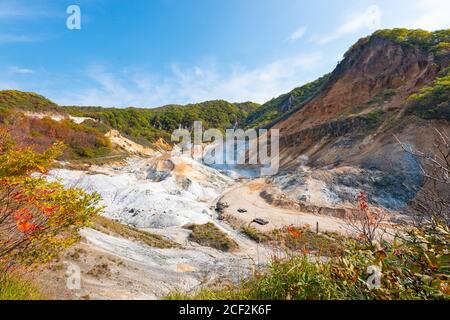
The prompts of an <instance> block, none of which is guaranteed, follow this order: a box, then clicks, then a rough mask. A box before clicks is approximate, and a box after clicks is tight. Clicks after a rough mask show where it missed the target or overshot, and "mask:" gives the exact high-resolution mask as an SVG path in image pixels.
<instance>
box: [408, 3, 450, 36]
mask: <svg viewBox="0 0 450 320" xmlns="http://www.w3.org/2000/svg"><path fill="white" fill-rule="evenodd" d="M414 8H415V9H416V11H417V12H418V13H419V17H418V18H416V19H414V20H411V21H409V23H407V25H408V26H409V27H412V28H421V29H426V30H430V31H433V30H437V29H447V28H450V1H448V0H419V1H417V2H416V3H415V5H414Z"/></svg>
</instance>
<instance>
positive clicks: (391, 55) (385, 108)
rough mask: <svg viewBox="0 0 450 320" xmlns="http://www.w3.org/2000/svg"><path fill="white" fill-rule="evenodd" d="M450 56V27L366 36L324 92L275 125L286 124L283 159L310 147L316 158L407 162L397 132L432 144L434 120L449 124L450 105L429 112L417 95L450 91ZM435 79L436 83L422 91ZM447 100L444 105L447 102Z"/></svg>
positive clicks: (291, 162)
mask: <svg viewBox="0 0 450 320" xmlns="http://www.w3.org/2000/svg"><path fill="white" fill-rule="evenodd" d="M449 61H450V30H444V31H438V32H434V33H431V32H426V31H422V30H406V29H393V30H381V31H377V32H375V33H374V34H373V35H372V36H370V37H367V38H364V39H361V40H359V41H358V42H357V43H356V44H355V45H354V46H353V47H352V48H351V49H350V50H349V51H348V52H347V53H346V54H345V58H344V60H343V61H342V62H341V63H340V64H339V65H338V66H337V68H336V69H335V70H334V71H333V72H332V74H331V75H330V78H329V79H328V80H327V81H326V82H325V83H324V85H323V86H322V88H321V89H320V90H319V92H318V93H317V94H316V95H315V96H314V97H313V98H312V99H311V100H310V101H308V102H307V103H306V104H305V105H304V106H302V108H301V109H300V110H298V111H295V112H294V113H293V114H292V115H290V116H288V117H285V118H283V119H281V120H280V121H279V122H278V123H276V124H275V125H274V126H273V128H278V129H280V132H281V141H280V144H281V146H280V148H281V163H282V165H283V166H284V167H286V168H287V167H292V166H296V165H298V161H297V159H298V157H299V156H300V155H306V156H308V157H309V163H310V164H313V165H316V166H325V165H334V166H336V165H358V166H362V167H366V168H376V169H380V170H387V171H391V170H392V169H393V167H392V163H393V162H395V163H396V164H398V165H399V166H400V167H402V166H403V168H401V170H407V168H406V167H407V166H408V164H405V161H404V159H403V160H402V159H400V158H401V157H402V156H403V155H400V154H401V152H400V150H399V148H400V146H399V145H398V144H397V143H396V141H395V140H394V139H393V136H392V135H393V134H394V133H395V134H398V135H400V136H401V137H404V139H405V142H409V143H412V144H414V145H416V146H418V147H425V148H426V147H429V146H431V145H432V143H433V142H432V138H431V137H432V131H433V127H434V126H436V125H443V126H445V127H447V128H448V120H450V119H449V117H448V114H447V113H445V112H444V113H442V112H440V113H436V114H439V115H440V116H439V117H438V116H436V117H434V116H430V114H429V113H428V116H426V117H425V116H421V113H420V112H419V113H418V112H417V110H418V109H420V108H421V106H420V105H417V104H414V103H413V100H414V98H416V101H417V99H418V96H417V95H414V94H415V93H417V92H419V97H420V98H421V99H422V100H421V101H422V103H425V104H426V103H428V102H433V101H431V100H430V99H429V96H430V95H434V93H436V92H439V93H441V94H440V96H439V97H438V98H436V99H438V100H439V99H440V100H442V99H443V100H445V99H446V97H448V91H446V88H448V86H446V85H448V79H447V78H446V77H445V76H444V75H442V73H446V72H447V71H446V70H447V69H446V68H447V67H448V65H449ZM439 77H442V79H441V81H437V80H436V79H437V78H439ZM446 79H447V80H446ZM435 80H436V81H437V82H434V81H435ZM427 86H431V87H433V86H434V87H436V88H435V89H434V90H433V89H428V90H427V93H420V92H421V89H422V90H426V89H424V88H426V87H427ZM445 94H447V96H445ZM424 95H428V98H427V99H428V100H426V99H425V98H424ZM427 101H428V102H427ZM441 104H442V101H441ZM444 104H445V103H444ZM444 104H442V105H441V106H440V107H439V108H441V107H442V108H446V106H445V105H444ZM447 104H448V100H447ZM414 106H415V107H414ZM422 107H423V106H422ZM436 107H437V106H436ZM414 108H415V109H414ZM413 110H416V111H415V112H412V111H413ZM424 119H429V120H432V121H425V120H424ZM433 119H434V120H433ZM438 119H440V121H438Z"/></svg>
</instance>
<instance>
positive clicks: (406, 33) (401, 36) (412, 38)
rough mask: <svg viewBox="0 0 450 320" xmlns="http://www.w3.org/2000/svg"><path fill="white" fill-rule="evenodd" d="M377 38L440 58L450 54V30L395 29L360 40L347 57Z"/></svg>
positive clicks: (377, 32)
mask: <svg viewBox="0 0 450 320" xmlns="http://www.w3.org/2000/svg"><path fill="white" fill-rule="evenodd" d="M375 38H381V39H388V40H390V41H393V42H395V43H397V44H400V45H402V46H405V47H409V48H412V47H417V48H421V49H422V50H424V51H426V52H428V53H433V54H435V55H436V56H437V57H438V58H439V57H443V56H447V55H448V54H450V29H444V30H437V31H434V32H429V31H426V30H422V29H405V28H394V29H382V30H378V31H375V32H374V33H373V34H372V35H371V36H368V37H365V38H362V39H360V40H359V41H358V42H357V43H356V44H354V45H353V46H352V47H351V48H350V49H349V50H348V51H347V52H346V54H345V57H347V56H348V55H349V54H350V53H352V52H354V51H355V50H358V49H359V48H361V46H363V45H366V44H367V43H369V42H370V41H371V40H373V39H375Z"/></svg>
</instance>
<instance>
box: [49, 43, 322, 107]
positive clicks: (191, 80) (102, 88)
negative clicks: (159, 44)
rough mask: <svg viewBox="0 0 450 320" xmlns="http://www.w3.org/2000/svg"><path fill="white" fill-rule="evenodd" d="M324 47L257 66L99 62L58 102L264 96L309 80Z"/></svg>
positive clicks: (145, 103) (154, 102) (149, 103)
mask: <svg viewBox="0 0 450 320" xmlns="http://www.w3.org/2000/svg"><path fill="white" fill-rule="evenodd" d="M322 59H323V55H322V54H321V53H320V52H315V53H314V54H299V55H296V56H293V57H288V58H285V59H280V60H276V61H273V62H271V63H267V64H265V65H262V66H259V67H256V68H252V69H249V68H245V67H242V66H239V65H235V66H230V67H229V68H226V70H224V69H223V68H222V69H219V68H218V67H217V66H216V65H214V64H208V65H205V66H192V67H183V66H180V65H177V64H173V65H172V66H171V72H170V74H169V75H167V76H165V77H161V76H156V75H153V74H151V73H144V72H142V70H137V69H135V70H125V71H121V72H115V71H114V72H113V71H111V70H108V69H106V68H104V67H101V66H95V67H92V68H90V69H89V70H88V72H87V75H88V76H89V78H90V80H91V81H93V82H94V85H90V87H89V88H85V89H80V90H77V91H73V90H71V91H67V92H64V93H59V94H58V96H59V98H58V97H56V100H57V102H59V103H60V104H79V105H102V106H119V107H126V106H142V107H155V106H160V105H164V104H169V103H180V104H185V103H192V102H199V101H205V100H213V99H225V100H228V101H234V102H236V101H248V100H251V101H255V102H265V101H267V100H269V99H271V98H273V97H276V96H278V95H279V94H281V93H283V92H287V91H289V90H291V89H292V88H294V87H296V86H299V85H301V84H303V83H305V82H307V81H308V80H312V79H310V78H308V77H307V76H306V75H308V74H311V72H312V71H313V70H314V68H316V67H317V66H318V65H319V64H320V63H321V62H322V61H323V60H322Z"/></svg>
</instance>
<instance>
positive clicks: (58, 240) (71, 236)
mask: <svg viewBox="0 0 450 320" xmlns="http://www.w3.org/2000/svg"><path fill="white" fill-rule="evenodd" d="M62 148H63V145H61V144H55V145H53V146H51V147H50V148H49V149H47V150H45V151H44V152H41V153H38V152H35V151H33V150H32V148H31V147H20V146H17V145H15V144H14V143H13V142H12V141H11V138H10V136H9V135H8V133H7V132H5V131H4V130H0V268H2V270H5V269H8V268H10V267H11V266H14V265H35V264H38V263H40V262H45V261H48V260H49V259H51V258H53V257H55V256H56V255H57V254H58V253H59V252H60V251H61V250H63V249H65V248H67V247H68V246H70V245H72V244H73V243H75V242H76V241H77V240H78V239H79V234H78V231H79V230H80V228H83V227H84V226H86V225H88V224H89V222H90V219H91V218H92V217H93V216H95V215H96V214H97V213H98V211H99V210H100V208H99V207H98V206H97V204H98V200H99V196H98V195H96V194H92V195H91V194H86V193H85V192H83V191H82V190H80V189H65V188H63V186H62V185H61V184H60V183H58V182H48V181H47V180H46V177H45V176H46V173H47V170H48V168H49V166H50V164H51V162H52V161H53V160H54V159H55V158H56V157H57V156H59V155H60V154H61V152H62V151H61V150H62Z"/></svg>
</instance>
